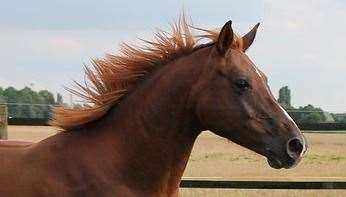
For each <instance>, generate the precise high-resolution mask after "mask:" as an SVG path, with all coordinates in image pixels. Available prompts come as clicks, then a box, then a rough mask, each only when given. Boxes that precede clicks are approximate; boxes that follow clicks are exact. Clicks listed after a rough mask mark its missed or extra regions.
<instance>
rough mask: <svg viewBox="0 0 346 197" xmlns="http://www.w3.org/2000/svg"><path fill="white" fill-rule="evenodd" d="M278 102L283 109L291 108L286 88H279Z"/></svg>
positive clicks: (289, 94)
mask: <svg viewBox="0 0 346 197" xmlns="http://www.w3.org/2000/svg"><path fill="white" fill-rule="evenodd" d="M278 102H279V103H280V105H281V106H282V107H283V108H285V109H292V108H293V107H292V105H291V90H290V89H289V88H288V86H284V87H282V88H280V90H279V98H278Z"/></svg>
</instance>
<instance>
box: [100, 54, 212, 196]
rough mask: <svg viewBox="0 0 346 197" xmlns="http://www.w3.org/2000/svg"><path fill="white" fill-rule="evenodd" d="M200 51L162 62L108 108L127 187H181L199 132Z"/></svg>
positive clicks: (168, 189)
mask: <svg viewBox="0 0 346 197" xmlns="http://www.w3.org/2000/svg"><path fill="white" fill-rule="evenodd" d="M201 55H203V53H202V54H199V55H198V54H190V55H189V56H186V57H182V58H180V59H178V60H176V61H174V62H172V63H170V64H168V65H165V66H163V68H160V69H159V70H157V71H155V72H154V73H153V74H152V75H151V76H150V77H149V78H148V79H146V80H145V81H143V83H142V84H140V85H139V87H138V88H136V90H135V91H133V92H132V93H130V94H129V95H128V96H127V97H126V98H125V99H124V100H123V101H122V102H121V103H120V104H119V105H118V106H116V107H115V108H114V109H112V110H111V111H110V112H109V115H108V117H107V118H106V120H105V121H106V123H104V124H107V125H109V126H108V130H109V131H110V132H109V133H112V135H115V136H113V137H114V138H113V139H115V140H116V143H117V144H118V145H117V146H116V147H117V150H115V151H118V152H120V153H121V156H122V157H124V158H123V159H122V162H121V164H122V166H121V169H122V170H121V171H122V172H121V173H122V174H123V179H124V182H126V183H127V185H128V186H129V187H136V188H135V189H139V190H156V191H162V192H163V191H165V192H168V193H172V192H176V191H177V189H178V187H179V183H180V179H181V176H182V174H183V171H184V169H185V166H186V164H187V161H188V158H189V156H190V153H191V150H192V147H193V144H194V141H195V139H196V137H197V136H198V134H199V133H200V129H199V124H198V122H197V121H196V119H195V116H194V109H193V107H194V106H193V100H191V98H190V90H191V88H192V86H193V84H194V83H195V82H196V81H197V80H198V78H199V77H200V71H199V70H200V69H196V66H200V65H195V64H196V62H200V61H201V59H203V58H202V57H201ZM204 55H205V54H204ZM200 63H202V62H200ZM107 122H108V123H107Z"/></svg>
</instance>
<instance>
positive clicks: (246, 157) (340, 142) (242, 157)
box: [8, 125, 346, 197]
mask: <svg viewBox="0 0 346 197" xmlns="http://www.w3.org/2000/svg"><path fill="white" fill-rule="evenodd" d="M55 133H56V130H55V129H54V128H52V127H48V126H13V125H10V126H8V138H9V139H11V140H25V141H33V142H37V141H39V140H42V139H44V138H46V137H48V136H50V135H53V134H55ZM305 135H306V137H307V140H308V142H309V151H308V153H307V155H306V156H305V158H304V159H303V160H302V162H301V163H300V164H299V165H298V166H297V167H295V168H294V169H289V170H274V169H272V168H270V167H269V166H268V164H267V162H266V160H265V158H263V157H262V156H259V155H257V154H255V153H253V152H251V151H249V150H247V149H245V148H242V147H240V146H238V145H236V144H234V143H232V142H229V141H227V140H225V139H223V138H220V137H217V136H216V135H214V134H212V133H210V132H204V133H203V134H201V135H200V136H199V137H198V138H197V141H196V144H195V146H194V149H193V151H192V154H191V157H190V160H189V163H188V165H187V168H186V171H185V173H184V177H183V180H185V182H183V184H185V185H182V186H183V188H181V191H182V194H183V196H187V197H190V196H191V197H192V196H278V195H280V196H345V195H346V190H340V189H338V190H330V189H328V190H323V189H315V190H313V189H306V190H302V189H235V188H236V186H234V184H235V183H240V184H242V182H244V181H245V183H246V184H249V183H250V186H251V184H252V185H255V186H256V185H257V186H258V184H267V187H268V185H269V186H270V184H271V185H273V183H272V181H275V182H276V183H277V182H278V181H280V182H282V183H279V184H275V182H274V186H272V187H275V185H277V186H280V184H281V185H283V186H285V185H284V184H285V182H292V181H294V182H298V185H299V182H300V185H302V184H301V182H315V186H316V185H317V184H316V182H317V183H318V182H321V181H322V182H335V183H338V182H343V183H342V184H343V186H345V183H344V182H345V180H346V154H345V153H346V135H345V132H340V131H335V132H334V131H325V132H323V131H318V132H317V131H315V132H314V131H307V132H305ZM194 180H199V181H204V183H203V182H202V183H200V184H199V186H196V184H198V182H196V181H195V183H192V185H191V181H192V182H193V181H194ZM221 180H222V181H226V182H218V181H221ZM208 181H209V182H208ZM227 181H229V182H227ZM256 181H257V182H259V183H256ZM188 184H190V186H189V185H188ZM203 184H204V186H203ZM232 184H233V186H232ZM191 187H192V188H191ZM213 187H214V188H213ZM243 188H244V187H243ZM310 188H311V187H310Z"/></svg>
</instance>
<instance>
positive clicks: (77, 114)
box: [50, 17, 242, 131]
mask: <svg viewBox="0 0 346 197" xmlns="http://www.w3.org/2000/svg"><path fill="white" fill-rule="evenodd" d="M193 30H197V31H200V32H203V33H202V34H199V35H198V34H194V33H193ZM218 35H219V32H218V31H217V32H216V31H212V30H206V29H201V28H195V27H191V26H190V25H189V24H188V23H187V22H186V20H185V18H184V17H181V18H180V19H179V20H178V21H177V22H176V23H174V24H172V25H171V32H166V31H158V32H157V33H156V34H155V39H154V41H148V40H142V41H143V42H144V45H142V46H130V45H128V44H125V43H124V44H122V45H121V49H120V52H119V54H118V55H114V54H106V55H105V57H104V58H100V59H94V60H92V62H91V65H90V66H85V68H84V69H85V78H86V79H85V80H84V82H83V83H78V82H75V83H76V86H77V89H70V88H67V90H68V91H69V92H71V93H72V94H74V95H77V96H79V97H81V98H82V99H83V100H84V104H83V106H82V107H78V108H76V107H75V108H69V107H64V106H60V107H55V108H54V109H53V115H52V117H51V121H50V124H51V125H52V126H56V127H59V128H61V129H63V130H65V131H68V130H72V129H75V128H80V127H83V126H84V125H85V124H87V123H90V122H93V121H95V120H97V119H99V118H101V117H102V116H104V115H105V114H106V113H107V111H108V110H109V109H110V108H111V107H112V106H115V105H116V104H118V103H119V102H120V101H121V99H122V98H123V97H124V96H125V95H126V94H127V93H128V92H130V91H131V90H133V89H134V88H135V87H136V86H137V85H138V84H139V83H140V82H141V81H142V80H144V79H145V78H146V76H147V74H148V73H150V72H152V71H153V70H154V69H156V68H158V67H160V66H162V65H164V64H166V63H167V62H170V61H172V60H174V59H176V58H179V57H181V56H183V55H185V54H189V53H191V52H193V51H194V50H197V49H199V48H202V47H203V46H206V45H211V44H213V43H215V41H216V40H217V38H218ZM205 40H207V41H205ZM241 47H242V39H241V37H239V36H238V35H236V36H234V40H233V44H232V48H241Z"/></svg>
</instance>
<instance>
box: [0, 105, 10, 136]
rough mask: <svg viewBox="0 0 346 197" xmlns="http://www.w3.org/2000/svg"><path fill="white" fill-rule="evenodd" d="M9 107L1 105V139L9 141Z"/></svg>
mask: <svg viewBox="0 0 346 197" xmlns="http://www.w3.org/2000/svg"><path fill="white" fill-rule="evenodd" d="M7 118H8V115H7V105H4V104H0V139H3V140H7Z"/></svg>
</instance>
